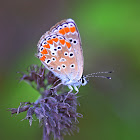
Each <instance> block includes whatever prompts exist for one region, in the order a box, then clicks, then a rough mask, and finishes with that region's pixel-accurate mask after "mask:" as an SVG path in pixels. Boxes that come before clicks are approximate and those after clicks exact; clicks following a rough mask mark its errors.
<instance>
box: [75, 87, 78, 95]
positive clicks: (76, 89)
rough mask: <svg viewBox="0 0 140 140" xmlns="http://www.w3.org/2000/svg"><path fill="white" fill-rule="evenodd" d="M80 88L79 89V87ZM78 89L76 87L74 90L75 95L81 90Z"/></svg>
mask: <svg viewBox="0 0 140 140" xmlns="http://www.w3.org/2000/svg"><path fill="white" fill-rule="evenodd" d="M78 88H79V87H78ZM78 88H77V86H74V89H75V91H76V93H75V95H76V94H77V93H78V92H79V89H78Z"/></svg>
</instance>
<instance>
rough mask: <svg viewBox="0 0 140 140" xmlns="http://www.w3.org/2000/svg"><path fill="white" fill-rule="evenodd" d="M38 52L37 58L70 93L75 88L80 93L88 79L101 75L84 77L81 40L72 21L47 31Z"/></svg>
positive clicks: (62, 22)
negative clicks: (81, 87) (80, 88)
mask: <svg viewBox="0 0 140 140" xmlns="http://www.w3.org/2000/svg"><path fill="white" fill-rule="evenodd" d="M37 50H38V54H37V56H38V58H39V59H40V60H41V62H42V64H43V65H44V66H45V67H46V68H47V69H48V70H50V71H51V72H52V73H53V74H54V75H55V76H57V77H58V78H60V79H61V83H60V84H63V85H67V86H68V88H69V89H70V91H69V93H70V92H72V91H73V87H74V89H75V91H76V93H78V92H79V89H78V88H79V87H80V86H81V85H82V86H84V85H86V84H87V80H86V78H87V77H99V76H93V74H98V73H101V72H98V73H92V74H89V75H86V76H83V68H84V58H83V50H82V44H81V38H80V34H79V31H78V28H77V26H76V23H75V22H74V20H72V19H65V20H62V21H60V22H58V23H57V24H56V25H54V26H53V27H52V28H51V29H50V30H49V31H47V32H46V33H45V34H44V35H43V36H42V37H41V38H40V40H39V42H38V45H37ZM103 78H105V77H103ZM106 78H107V77H106ZM108 79H109V78H108Z"/></svg>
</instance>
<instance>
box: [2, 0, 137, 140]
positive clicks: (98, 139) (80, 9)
mask: <svg viewBox="0 0 140 140" xmlns="http://www.w3.org/2000/svg"><path fill="white" fill-rule="evenodd" d="M67 18H72V19H74V20H75V22H76V23H77V26H78V29H79V32H80V35H81V40H82V47H83V53H84V63H85V66H84V74H89V73H92V72H98V71H108V70H114V71H115V72H114V73H113V74H112V75H111V76H112V80H107V79H101V78H91V79H90V81H89V83H88V84H87V85H86V86H85V87H81V88H80V94H79V95H80V96H81V97H80V98H78V100H79V102H80V104H81V106H80V107H78V112H80V113H82V114H83V115H84V118H83V119H79V121H80V123H79V128H80V132H79V133H75V135H74V136H66V137H65V139H66V140H71V139H73V140H77V139H81V140H85V139H87V140H140V2H138V1H121V2H119V1H108V2H107V1H106V2H105V1H100V0H98V1H97V0H92V1H89V0H86V1H81V0H77V1H75V0H67V1H66V0H42V1H39V0H24V1H19V0H12V1H3V2H2V1H1V2H0V47H1V51H0V66H1V68H0V90H1V91H0V94H1V96H0V139H1V140H8V139H10V140H18V139H20V140H25V139H27V140H28V139H30V140H41V139H42V129H41V128H39V123H38V120H37V121H34V122H33V125H32V126H31V127H30V126H29V123H28V121H27V120H24V121H21V120H22V119H23V118H24V117H25V115H26V113H21V114H19V115H18V116H13V117H11V115H10V112H8V111H6V110H7V108H12V107H13V108H14V107H18V106H19V103H20V102H24V101H31V102H33V101H35V100H36V99H37V98H38V96H39V93H37V92H36V91H35V90H34V89H33V88H32V87H30V86H29V85H28V84H27V83H25V82H21V83H19V81H18V77H19V75H18V74H16V72H17V71H25V70H26V68H27V67H28V66H29V65H31V64H40V60H38V59H37V58H36V57H35V56H34V55H35V53H36V50H37V49H36V48H37V47H36V44H37V42H38V40H39V39H40V37H41V35H42V34H44V33H45V32H46V31H47V30H49V28H50V27H51V26H53V25H54V24H55V23H57V22H59V21H60V20H62V19H67Z"/></svg>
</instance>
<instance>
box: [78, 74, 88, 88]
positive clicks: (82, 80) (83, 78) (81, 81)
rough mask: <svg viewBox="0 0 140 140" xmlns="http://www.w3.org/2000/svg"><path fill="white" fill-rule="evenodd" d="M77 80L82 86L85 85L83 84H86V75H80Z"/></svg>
mask: <svg viewBox="0 0 140 140" xmlns="http://www.w3.org/2000/svg"><path fill="white" fill-rule="evenodd" d="M79 82H80V84H81V85H82V86H85V85H86V84H87V80H86V77H84V76H83V75H82V77H81V79H80V80H79Z"/></svg>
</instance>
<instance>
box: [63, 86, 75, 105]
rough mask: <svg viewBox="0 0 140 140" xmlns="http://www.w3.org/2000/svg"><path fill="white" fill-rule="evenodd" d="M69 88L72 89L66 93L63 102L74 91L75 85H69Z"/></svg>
mask: <svg viewBox="0 0 140 140" xmlns="http://www.w3.org/2000/svg"><path fill="white" fill-rule="evenodd" d="M68 88H69V89H70V91H69V92H68V93H67V95H66V97H65V99H64V100H63V102H65V100H66V99H67V97H68V96H69V94H70V93H71V92H72V91H73V87H72V86H71V85H68Z"/></svg>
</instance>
